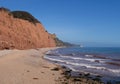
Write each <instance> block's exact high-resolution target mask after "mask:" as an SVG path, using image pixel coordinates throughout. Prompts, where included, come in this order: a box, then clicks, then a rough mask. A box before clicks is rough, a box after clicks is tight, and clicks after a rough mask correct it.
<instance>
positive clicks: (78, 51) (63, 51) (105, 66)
mask: <svg viewBox="0 0 120 84" xmlns="http://www.w3.org/2000/svg"><path fill="white" fill-rule="evenodd" d="M44 58H45V59H47V60H49V61H51V62H53V63H56V64H59V65H61V66H65V67H67V68H69V69H71V70H72V71H74V72H77V73H83V72H84V73H90V74H92V75H100V76H102V77H103V78H101V79H102V80H103V81H106V80H107V81H108V80H109V81H120V47H82V48H81V47H79V46H77V47H76V46H75V47H66V48H58V49H55V50H51V51H48V52H47V53H46V55H45V56H44Z"/></svg>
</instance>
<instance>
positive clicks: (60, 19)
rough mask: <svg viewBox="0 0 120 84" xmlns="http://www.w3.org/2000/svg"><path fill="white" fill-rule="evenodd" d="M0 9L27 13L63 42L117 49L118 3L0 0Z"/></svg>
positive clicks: (114, 0)
mask: <svg viewBox="0 0 120 84" xmlns="http://www.w3.org/2000/svg"><path fill="white" fill-rule="evenodd" d="M0 7H6V8H9V9H10V10H11V11H15V10H23V11H28V12H29V13H31V14H32V15H33V16H34V17H36V18H37V19H38V20H39V21H40V22H41V23H42V24H43V25H44V27H45V29H46V30H47V31H48V32H50V33H55V34H56V35H57V36H58V38H59V39H61V40H63V41H66V42H70V43H75V44H82V45H84V46H105V47H106V46H109V47H116V46H117V47H120V0H24V1H22V0H0Z"/></svg>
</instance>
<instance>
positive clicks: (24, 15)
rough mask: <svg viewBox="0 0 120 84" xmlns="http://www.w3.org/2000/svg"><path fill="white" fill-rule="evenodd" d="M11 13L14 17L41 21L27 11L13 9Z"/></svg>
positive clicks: (33, 21) (36, 21)
mask: <svg viewBox="0 0 120 84" xmlns="http://www.w3.org/2000/svg"><path fill="white" fill-rule="evenodd" d="M11 14H12V15H13V17H14V18H19V19H23V20H28V21H29V22H32V23H33V24H36V23H40V22H39V21H38V20H37V19H36V18H34V17H33V16H32V15H31V14H30V13H28V12H25V11H12V12H11Z"/></svg>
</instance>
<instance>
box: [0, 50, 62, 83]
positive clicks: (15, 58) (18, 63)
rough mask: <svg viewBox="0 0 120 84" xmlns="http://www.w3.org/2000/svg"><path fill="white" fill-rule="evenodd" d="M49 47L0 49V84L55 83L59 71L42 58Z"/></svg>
mask: <svg viewBox="0 0 120 84" xmlns="http://www.w3.org/2000/svg"><path fill="white" fill-rule="evenodd" d="M50 49H51V48H41V49H30V50H1V51H0V84H56V80H58V78H59V77H60V71H54V70H51V69H54V68H55V67H56V65H54V64H52V63H50V62H48V61H46V60H44V59H43V56H44V54H45V52H46V51H48V50H50Z"/></svg>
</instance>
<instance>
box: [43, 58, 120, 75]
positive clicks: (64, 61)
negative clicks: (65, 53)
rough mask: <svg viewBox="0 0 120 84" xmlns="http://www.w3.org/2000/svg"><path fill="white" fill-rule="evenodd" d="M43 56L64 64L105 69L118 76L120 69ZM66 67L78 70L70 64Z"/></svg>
mask: <svg viewBox="0 0 120 84" xmlns="http://www.w3.org/2000/svg"><path fill="white" fill-rule="evenodd" d="M44 58H46V59H48V60H51V61H57V62H63V63H65V64H67V65H72V66H81V67H85V68H86V69H87V68H89V69H94V70H102V71H107V72H111V73H114V74H115V75H116V76H120V69H109V68H106V67H102V66H101V67H100V66H94V65H90V64H84V63H73V62H68V61H66V60H60V59H55V58H50V57H48V56H44ZM79 59H81V58H79ZM67 67H68V66H67ZM68 68H70V69H71V70H73V71H78V70H75V69H74V68H73V67H70V66H69V67H68Z"/></svg>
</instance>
